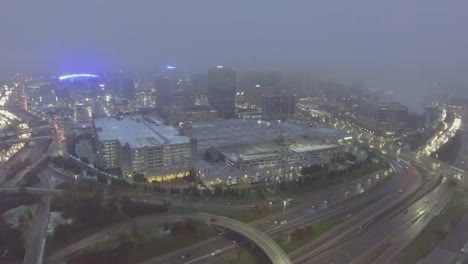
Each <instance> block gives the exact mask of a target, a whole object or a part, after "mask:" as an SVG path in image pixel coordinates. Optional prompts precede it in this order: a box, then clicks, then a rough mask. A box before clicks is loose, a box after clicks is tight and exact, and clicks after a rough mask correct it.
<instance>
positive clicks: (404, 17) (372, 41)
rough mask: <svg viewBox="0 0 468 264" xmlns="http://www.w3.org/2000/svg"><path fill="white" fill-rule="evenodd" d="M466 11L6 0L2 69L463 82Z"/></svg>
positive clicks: (398, 4) (418, 3)
mask: <svg viewBox="0 0 468 264" xmlns="http://www.w3.org/2000/svg"><path fill="white" fill-rule="evenodd" d="M467 10H468V2H467V1H463V0H451V1H440V0H415V1H408V0H392V1H375V0H361V1H360V0H356V1H349V0H342V1H329V0H328V1H311V0H308V1H284V0H283V1H276V0H257V1H252V0H239V1H220V0H213V1H206V0H197V1H155V0H142V1H130V0H125V1H124V0H94V1H91V0H80V1H64V0H42V1H33V0H2V1H1V3H0V34H1V38H0V39H1V44H0V76H5V75H7V74H10V73H12V72H15V71H41V72H42V71H56V72H70V71H86V72H93V71H107V70H120V69H122V70H148V69H150V68H151V67H153V66H154V65H157V64H166V63H168V64H174V65H178V66H179V67H180V68H182V69H183V70H184V71H185V72H189V73H190V72H205V71H206V69H207V68H208V67H210V66H212V65H217V64H225V65H230V66H232V67H233V68H235V69H236V70H237V71H238V72H240V73H242V72H246V71H249V70H257V69H262V70H270V69H274V70H281V71H301V72H314V73H316V74H319V75H323V76H327V77H331V78H336V79H338V80H343V81H358V82H361V83H364V84H365V85H366V86H376V87H378V88H385V89H394V90H396V91H400V92H397V94H401V91H405V90H407V89H411V90H414V89H417V90H418V91H419V89H423V90H424V89H426V88H428V87H430V86H432V85H433V84H434V83H438V85H439V87H441V88H440V89H444V87H449V86H450V87H451V86H461V87H463V86H466V85H467V83H468V74H467V73H468V52H467V50H466V47H468V27H467V25H468V16H467V15H466V11H467ZM412 94H413V95H415V96H417V95H418V94H417V93H412ZM404 97H405V98H407V96H404Z"/></svg>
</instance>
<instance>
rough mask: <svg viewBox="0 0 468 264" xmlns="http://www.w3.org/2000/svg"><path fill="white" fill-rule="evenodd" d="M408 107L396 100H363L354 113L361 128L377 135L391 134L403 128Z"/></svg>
mask: <svg viewBox="0 0 468 264" xmlns="http://www.w3.org/2000/svg"><path fill="white" fill-rule="evenodd" d="M407 118H408V107H406V106H404V105H401V104H399V103H396V102H382V101H378V100H376V101H371V100H366V101H364V102H363V103H362V104H361V105H360V106H359V107H358V111H357V114H356V122H357V124H358V125H360V126H361V127H362V128H364V129H367V130H369V131H371V132H373V133H375V134H377V135H381V136H392V135H395V134H398V133H399V132H401V131H402V130H404V129H405V127H406V126H405V125H406V121H407Z"/></svg>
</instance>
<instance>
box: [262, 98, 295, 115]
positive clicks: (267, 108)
mask: <svg viewBox="0 0 468 264" xmlns="http://www.w3.org/2000/svg"><path fill="white" fill-rule="evenodd" d="M295 113H296V97H295V96H294V95H268V96H263V107H262V119H263V120H265V121H273V120H281V121H285V120H287V119H291V118H294V114H295Z"/></svg>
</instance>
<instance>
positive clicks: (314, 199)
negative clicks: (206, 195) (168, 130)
mask: <svg viewBox="0 0 468 264" xmlns="http://www.w3.org/2000/svg"><path fill="white" fill-rule="evenodd" d="M380 174H381V175H382V177H383V173H380ZM375 178H376V174H375V173H374V174H370V175H367V176H364V177H363V178H361V179H358V180H355V181H350V182H348V183H346V184H343V185H339V186H336V187H332V188H330V189H328V190H326V191H323V192H320V193H315V194H309V195H306V196H305V197H304V199H303V200H304V202H305V201H307V204H305V205H301V206H295V207H292V208H290V209H287V210H286V216H287V217H288V218H290V219H294V218H296V219H297V222H298V224H303V223H306V222H307V221H311V220H310V219H308V216H307V215H308V214H312V215H317V212H319V213H320V214H318V216H317V218H318V219H319V218H320V216H322V217H328V216H329V215H330V213H327V212H326V211H327V210H326V209H327V208H334V207H333V206H334V205H335V204H337V203H339V202H342V201H344V200H346V199H349V198H352V197H355V196H356V195H358V194H360V191H359V188H358V187H357V186H358V184H361V185H363V186H364V187H365V188H366V189H367V188H371V187H372V186H373V185H374V184H375V183H376V182H377V181H376V180H375ZM369 179H370V181H369ZM380 179H382V178H380ZM397 179H398V178H397V177H395V178H394V181H395V182H396V181H397ZM361 182H362V183H361ZM366 185H367V186H366ZM325 199H328V202H327V205H325V204H324V203H323V201H324V200H325ZM356 204H357V202H356ZM315 205H316V208H312V206H315ZM224 206H226V205H225V204H224ZM229 207H230V206H229ZM345 209H346V206H344V205H342V206H341V207H340V208H338V209H333V211H330V212H331V213H332V214H336V213H338V212H340V211H342V210H345ZM304 212H305V213H304ZM296 215H298V217H296ZM282 217H283V213H282V212H280V213H277V214H275V215H272V216H269V217H267V218H264V219H262V220H258V221H254V222H253V223H252V224H253V225H254V226H259V227H260V228H262V229H265V228H270V229H276V228H277V227H279V225H275V224H273V223H272V222H273V220H275V219H280V218H281V219H282ZM268 221H270V223H268ZM312 221H313V220H312ZM293 224H294V222H292V225H293ZM292 225H291V226H292ZM116 230H118V229H116ZM223 241H224V242H226V241H225V239H223V238H222V237H220V238H217V239H213V241H212V242H211V243H208V242H204V243H199V244H197V246H200V249H199V250H200V251H199V252H200V253H201V252H206V250H207V249H209V248H212V247H216V246H220V243H221V244H222V243H223ZM93 243H94V242H93V239H85V240H82V241H78V242H76V243H74V245H75V244H76V245H79V247H78V248H82V247H89V246H92V245H93ZM229 244H232V241H229ZM201 245H204V246H201ZM71 247H72V248H73V247H75V248H76V247H77V246H73V245H71ZM182 250H185V249H182ZM60 251H61V250H60ZM56 253H57V254H58V255H61V256H66V254H62V253H60V252H56ZM210 253H211V251H210V252H206V253H205V255H206V254H210ZM171 254H172V253H170V254H168V255H166V256H162V259H161V260H155V262H151V263H166V260H164V259H170V258H174V259H176V260H177V262H175V263H182V262H180V260H181V259H180V256H179V255H177V256H172V257H171V256H170V255H171ZM54 255H55V253H54Z"/></svg>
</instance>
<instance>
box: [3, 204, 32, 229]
mask: <svg viewBox="0 0 468 264" xmlns="http://www.w3.org/2000/svg"><path fill="white" fill-rule="evenodd" d="M36 206H37V205H36V204H32V205H21V206H18V207H15V208H12V209H10V210H8V211H6V212H5V213H3V219H5V222H7V223H8V224H10V225H12V227H13V228H16V227H18V226H19V225H20V224H21V223H20V222H21V221H20V220H21V219H23V220H29V216H31V215H33V214H34V210H36Z"/></svg>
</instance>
